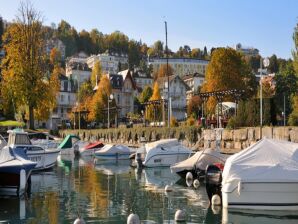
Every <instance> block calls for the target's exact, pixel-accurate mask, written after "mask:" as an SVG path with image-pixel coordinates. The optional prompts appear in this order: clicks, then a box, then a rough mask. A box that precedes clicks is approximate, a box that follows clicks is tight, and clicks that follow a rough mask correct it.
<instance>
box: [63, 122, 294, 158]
mask: <svg viewBox="0 0 298 224" xmlns="http://www.w3.org/2000/svg"><path fill="white" fill-rule="evenodd" d="M70 133H72V134H76V135H79V136H80V137H81V139H84V140H90V141H91V140H100V141H103V142H105V143H121V144H126V145H134V146H139V145H140V144H141V141H142V140H143V139H145V140H147V141H155V140H159V139H163V138H177V139H179V140H180V141H181V142H182V143H183V144H184V145H185V146H187V147H192V148H193V149H199V148H207V147H211V148H215V147H216V139H219V140H220V147H221V150H222V151H223V152H228V153H229V152H230V153H234V152H238V151H240V150H241V149H244V148H246V147H248V146H250V145H252V144H253V143H255V142H257V141H258V140H260V128H258V127H256V128H253V127H249V128H241V129H235V130H229V129H224V130H223V131H222V132H221V133H220V132H218V133H216V131H215V130H211V129H205V130H203V129H200V128H198V127H175V128H170V129H168V128H158V127H156V128H154V127H146V128H144V127H137V128H118V129H96V130H81V131H80V133H79V131H78V130H61V131H60V136H61V137H65V136H66V135H67V134H70ZM262 135H263V137H266V138H274V139H279V140H287V141H292V142H297V143H298V127H264V128H263V129H262Z"/></svg>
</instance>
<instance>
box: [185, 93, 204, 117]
mask: <svg viewBox="0 0 298 224" xmlns="http://www.w3.org/2000/svg"><path fill="white" fill-rule="evenodd" d="M201 105H202V99H201V98H200V97H199V96H192V97H191V98H190V100H189V102H188V104H187V115H188V116H194V117H195V118H197V117H198V116H199V112H200V110H201Z"/></svg>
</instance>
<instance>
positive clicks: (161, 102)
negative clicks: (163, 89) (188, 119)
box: [142, 99, 168, 126]
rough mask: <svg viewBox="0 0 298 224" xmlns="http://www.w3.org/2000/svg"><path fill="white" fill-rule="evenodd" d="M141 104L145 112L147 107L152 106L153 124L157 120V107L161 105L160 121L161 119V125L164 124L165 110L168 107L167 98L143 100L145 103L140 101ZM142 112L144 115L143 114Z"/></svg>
mask: <svg viewBox="0 0 298 224" xmlns="http://www.w3.org/2000/svg"><path fill="white" fill-rule="evenodd" d="M142 106H144V107H145V114H147V110H148V107H151V106H153V113H154V118H153V120H154V124H156V122H157V119H156V118H157V111H158V108H159V107H160V106H162V121H163V126H165V123H166V122H165V121H166V115H165V111H166V109H167V108H168V100H166V99H160V100H150V101H148V102H145V103H142ZM145 114H144V116H145Z"/></svg>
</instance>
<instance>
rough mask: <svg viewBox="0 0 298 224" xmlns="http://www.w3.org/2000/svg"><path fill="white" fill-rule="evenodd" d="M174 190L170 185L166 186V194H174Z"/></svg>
mask: <svg viewBox="0 0 298 224" xmlns="http://www.w3.org/2000/svg"><path fill="white" fill-rule="evenodd" d="M172 191H173V188H172V187H171V186H170V185H166V187H165V192H172Z"/></svg>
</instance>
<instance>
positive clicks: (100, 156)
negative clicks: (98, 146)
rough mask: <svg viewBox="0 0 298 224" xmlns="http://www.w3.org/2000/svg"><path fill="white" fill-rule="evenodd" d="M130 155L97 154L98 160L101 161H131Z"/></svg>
mask: <svg viewBox="0 0 298 224" xmlns="http://www.w3.org/2000/svg"><path fill="white" fill-rule="evenodd" d="M129 156H130V153H127V154H124V153H117V154H105V153H95V157H96V159H101V160H129Z"/></svg>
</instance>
